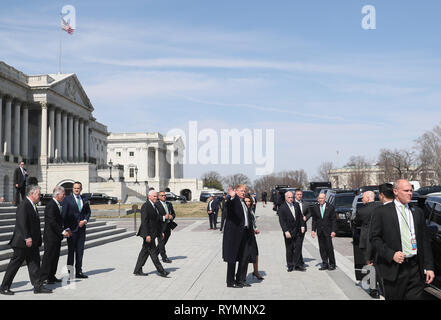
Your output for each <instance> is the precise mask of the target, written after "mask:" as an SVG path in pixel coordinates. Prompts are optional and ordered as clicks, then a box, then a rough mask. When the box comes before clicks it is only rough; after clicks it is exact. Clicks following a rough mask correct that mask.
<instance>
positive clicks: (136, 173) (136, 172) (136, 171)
mask: <svg viewBox="0 0 441 320" xmlns="http://www.w3.org/2000/svg"><path fill="white" fill-rule="evenodd" d="M135 176H136V181H135V183H136V184H139V182H138V166H136V167H135Z"/></svg>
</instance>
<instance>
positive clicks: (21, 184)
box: [14, 161, 28, 207]
mask: <svg viewBox="0 0 441 320" xmlns="http://www.w3.org/2000/svg"><path fill="white" fill-rule="evenodd" d="M27 176H28V173H27V171H26V169H25V167H24V162H23V161H20V166H19V167H18V168H16V169H15V170H14V186H15V205H16V206H17V207H18V205H19V204H20V195H21V199H22V200H24V198H25V195H26V179H27Z"/></svg>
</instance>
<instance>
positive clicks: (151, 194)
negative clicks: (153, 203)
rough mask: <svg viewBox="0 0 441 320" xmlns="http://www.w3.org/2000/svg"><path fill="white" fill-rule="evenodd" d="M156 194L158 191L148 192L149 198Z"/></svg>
mask: <svg viewBox="0 0 441 320" xmlns="http://www.w3.org/2000/svg"><path fill="white" fill-rule="evenodd" d="M157 193H158V191H155V190H150V191H149V196H153V195H155V194H157Z"/></svg>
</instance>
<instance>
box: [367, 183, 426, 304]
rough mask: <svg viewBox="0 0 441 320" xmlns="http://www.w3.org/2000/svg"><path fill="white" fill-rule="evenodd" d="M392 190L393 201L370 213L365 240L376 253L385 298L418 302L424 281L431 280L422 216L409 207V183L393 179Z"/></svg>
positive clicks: (418, 210) (419, 211)
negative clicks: (367, 237) (367, 233)
mask: <svg viewBox="0 0 441 320" xmlns="http://www.w3.org/2000/svg"><path fill="white" fill-rule="evenodd" d="M393 191H394V195H395V200H394V201H393V202H390V203H388V204H386V205H384V206H382V207H379V208H377V209H376V210H375V211H374V213H373V216H372V221H371V230H370V236H369V239H370V241H371V243H372V245H373V246H374V248H375V250H376V252H377V254H378V256H377V265H378V269H379V271H380V276H381V277H382V279H383V285H384V290H385V292H384V293H385V298H386V299H387V300H403V299H412V300H413V299H422V298H423V292H424V282H426V283H427V284H430V283H431V282H432V281H433V279H434V278H435V274H434V272H433V270H434V264H433V257H432V249H431V245H430V238H429V232H428V231H427V230H426V228H427V227H426V223H425V220H424V213H423V212H422V211H421V209H419V208H413V207H410V206H409V203H410V201H411V199H412V185H411V184H410V183H409V181H407V180H405V179H400V180H397V181H396V182H395V184H394V189H393ZM424 273H425V274H424Z"/></svg>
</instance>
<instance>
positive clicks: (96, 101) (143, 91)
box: [0, 0, 441, 178]
mask: <svg viewBox="0 0 441 320" xmlns="http://www.w3.org/2000/svg"><path fill="white" fill-rule="evenodd" d="M67 4H70V5H73V6H74V7H75V9H76V30H75V32H74V35H73V36H69V35H68V34H67V33H64V32H63V33H62V41H63V56H62V58H63V64H62V71H63V72H64V73H75V74H77V76H78V78H79V80H80V81H81V83H82V85H83V87H84V89H85V90H86V93H87V94H88V96H89V98H90V100H91V102H92V104H93V105H94V108H95V111H94V115H95V116H96V118H97V119H98V121H100V122H102V123H104V124H106V125H107V126H108V129H109V131H111V132H138V131H144V132H156V131H159V132H161V133H163V134H165V133H167V132H168V131H169V130H171V129H173V128H180V129H183V130H186V129H187V127H188V122H189V121H193V120H194V121H198V127H199V128H201V129H202V128H213V129H215V130H220V129H223V128H225V129H232V128H237V129H241V128H250V129H274V130H275V140H276V141H275V170H276V171H282V170H291V169H292V170H296V169H305V170H306V172H307V173H308V176H309V177H310V178H312V177H313V176H314V175H315V174H316V171H317V168H318V166H319V165H320V164H321V163H322V162H324V161H333V162H334V163H335V164H337V165H343V164H345V163H346V162H347V160H348V158H349V157H350V156H352V155H363V156H366V157H367V158H369V159H372V160H373V159H375V157H376V156H377V155H378V152H379V150H380V149H381V148H411V147H412V146H413V145H414V140H415V139H416V138H418V137H419V136H420V135H421V134H422V133H424V132H425V131H427V130H430V129H431V128H433V127H434V126H435V125H437V124H438V123H439V121H440V119H441V108H440V104H441V91H440V86H441V81H440V80H441V55H440V52H441V51H440V46H441V45H440V41H439V36H438V35H439V34H440V31H441V30H440V29H441V22H440V21H439V17H438V16H439V12H440V10H441V3H440V2H439V1H422V2H417V1H394V0H389V1H367V0H366V1H358V0H340V1H325V0H323V1H318V0H315V1H294V0H290V1H272V2H269V1H248V0H242V1H229V0H226V1H208V0H204V1H183V0H175V1H158V0H156V1H130V0H128V1H93V2H92V1H70V2H63V1H38V0H37V1H14V2H9V3H7V4H3V5H2V10H1V12H0V60H2V61H4V62H6V63H8V64H10V65H12V66H14V67H15V68H17V69H19V70H20V71H23V72H24V73H26V74H46V73H56V72H57V71H58V70H57V69H58V41H59V12H60V11H61V8H62V7H63V6H64V5H67ZM367 4H370V5H373V6H375V9H376V23H377V25H376V27H377V29H376V30H364V29H362V28H361V20H362V18H363V14H362V13H361V9H362V7H363V6H364V5H367ZM337 150H338V151H339V153H338V156H337V152H336V151H337ZM208 170H216V171H218V172H220V173H221V174H233V173H237V172H242V173H246V174H248V175H249V176H250V177H251V178H255V170H254V167H253V166H252V165H224V166H219V165H204V166H203V165H186V167H185V176H186V177H199V176H200V175H201V174H202V173H203V172H206V171H208Z"/></svg>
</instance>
